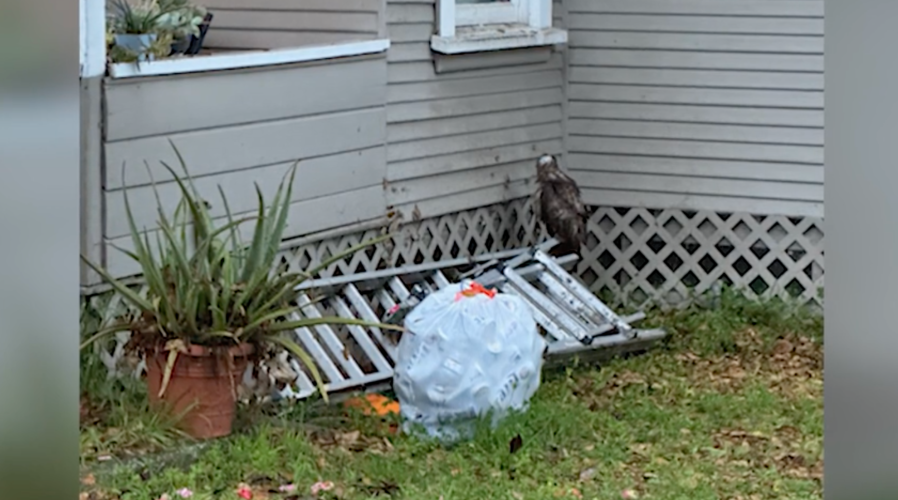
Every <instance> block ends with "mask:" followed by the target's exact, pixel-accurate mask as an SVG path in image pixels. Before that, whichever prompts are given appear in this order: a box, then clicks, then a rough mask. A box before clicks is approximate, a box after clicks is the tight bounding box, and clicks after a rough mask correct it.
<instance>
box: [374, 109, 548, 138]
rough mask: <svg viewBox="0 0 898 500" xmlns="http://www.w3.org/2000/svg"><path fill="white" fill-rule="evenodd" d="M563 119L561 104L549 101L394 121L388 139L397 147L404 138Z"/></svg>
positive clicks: (487, 129) (432, 136)
mask: <svg viewBox="0 0 898 500" xmlns="http://www.w3.org/2000/svg"><path fill="white" fill-rule="evenodd" d="M561 119H562V113H561V106H560V105H549V106H543V107H539V108H528V109H523V110H513V111H503V112H495V113H485V114H480V115H473V116H462V117H455V118H444V119H442V120H433V121H428V122H407V123H402V124H395V125H391V126H390V127H389V129H388V132H387V141H388V142H389V143H390V147H394V146H395V145H396V144H397V143H400V142H403V141H412V140H419V139H433V138H437V137H445V136H452V135H458V134H470V133H474V132H486V131H490V130H501V129H504V128H509V127H521V126H524V125H530V124H534V123H547V122H552V121H559V122H560V121H561Z"/></svg>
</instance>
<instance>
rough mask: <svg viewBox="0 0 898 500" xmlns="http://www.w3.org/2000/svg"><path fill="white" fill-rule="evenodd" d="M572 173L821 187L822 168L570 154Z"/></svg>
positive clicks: (569, 161)
mask: <svg viewBox="0 0 898 500" xmlns="http://www.w3.org/2000/svg"><path fill="white" fill-rule="evenodd" d="M567 156H568V166H569V167H570V169H571V170H582V171H590V170H601V171H605V172H629V173H637V174H663V175H677V176H683V177H702V176H704V177H721V178H730V179H750V180H763V181H785V182H806V183H812V184H822V183H823V179H824V168H823V166H822V165H796V164H790V163H768V162H756V161H724V160H703V159H695V158H689V159H684V158H663V157H647V156H626V155H613V154H592V153H586V154H584V153H570V154H568V155H567Z"/></svg>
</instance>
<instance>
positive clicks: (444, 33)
mask: <svg viewBox="0 0 898 500" xmlns="http://www.w3.org/2000/svg"><path fill="white" fill-rule="evenodd" d="M437 4H438V7H439V10H438V11H437V33H438V34H439V36H441V37H443V38H454V37H455V0H437Z"/></svg>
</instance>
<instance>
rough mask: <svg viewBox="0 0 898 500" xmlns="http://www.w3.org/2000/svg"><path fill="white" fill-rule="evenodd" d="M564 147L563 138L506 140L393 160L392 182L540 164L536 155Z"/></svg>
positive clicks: (389, 169)
mask: <svg viewBox="0 0 898 500" xmlns="http://www.w3.org/2000/svg"><path fill="white" fill-rule="evenodd" d="M562 151H563V147H562V141H561V139H560V138H559V139H549V140H545V141H536V142H524V143H521V144H502V145H500V146H496V147H492V148H486V149H480V150H477V151H464V152H461V153H455V154H450V155H440V156H430V157H427V158H418V159H414V160H408V161H401V162H392V163H390V164H388V165H387V179H388V181H390V182H396V181H401V180H405V179H415V178H420V177H425V178H430V176H432V175H436V174H439V173H448V172H459V171H463V170H473V169H481V168H486V167H489V166H492V165H497V164H501V163H512V162H517V161H529V162H530V163H531V164H533V165H536V159H537V158H538V157H539V156H540V155H542V154H544V153H548V154H553V155H556V156H557V155H561V153H562Z"/></svg>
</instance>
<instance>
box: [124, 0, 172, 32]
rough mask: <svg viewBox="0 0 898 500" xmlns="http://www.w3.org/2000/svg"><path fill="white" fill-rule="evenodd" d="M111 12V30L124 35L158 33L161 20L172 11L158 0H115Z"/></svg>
mask: <svg viewBox="0 0 898 500" xmlns="http://www.w3.org/2000/svg"><path fill="white" fill-rule="evenodd" d="M111 12H112V13H111V15H110V16H109V27H110V29H111V31H112V32H113V33H118V34H123V35H145V34H149V33H156V32H158V28H159V20H160V19H161V18H162V17H163V16H165V15H167V14H169V13H170V11H167V10H163V9H162V8H161V7H160V6H159V3H158V2H157V1H156V0H140V1H138V2H135V3H134V4H132V3H131V2H129V1H128V0H113V2H112V9H111Z"/></svg>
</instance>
